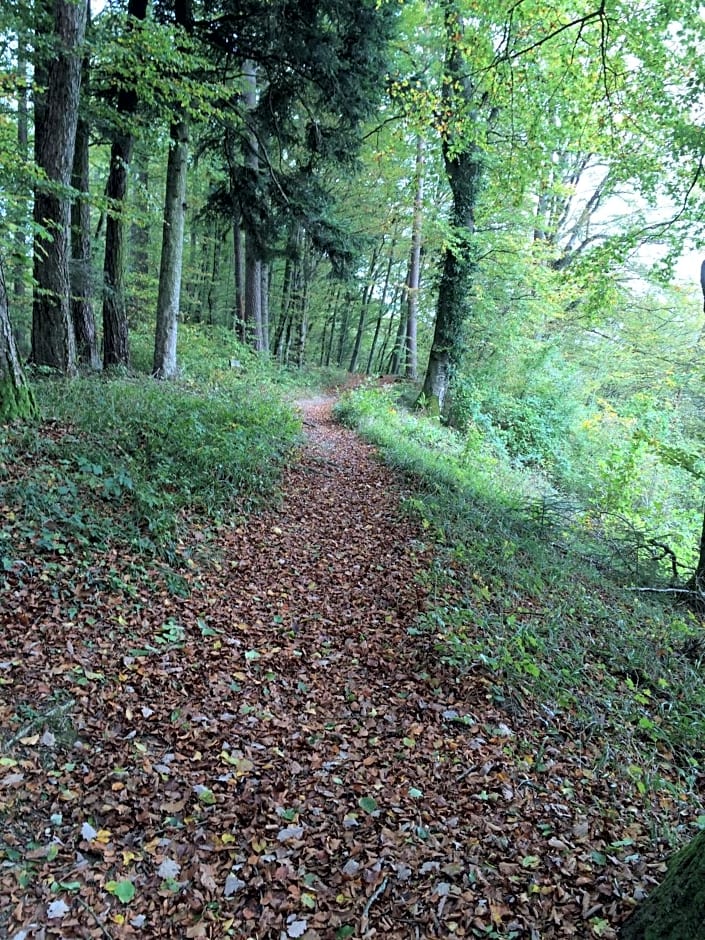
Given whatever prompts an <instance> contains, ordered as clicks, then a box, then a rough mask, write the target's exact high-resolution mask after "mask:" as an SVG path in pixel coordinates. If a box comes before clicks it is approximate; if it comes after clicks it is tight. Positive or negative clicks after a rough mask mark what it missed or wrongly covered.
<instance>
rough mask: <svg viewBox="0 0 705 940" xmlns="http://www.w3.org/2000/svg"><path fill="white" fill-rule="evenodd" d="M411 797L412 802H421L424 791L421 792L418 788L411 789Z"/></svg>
mask: <svg viewBox="0 0 705 940" xmlns="http://www.w3.org/2000/svg"><path fill="white" fill-rule="evenodd" d="M409 796H410V797H411V799H412V800H420V799H421V797H422V796H423V790H419V788H418V787H409Z"/></svg>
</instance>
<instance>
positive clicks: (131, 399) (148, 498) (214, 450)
mask: <svg viewBox="0 0 705 940" xmlns="http://www.w3.org/2000/svg"><path fill="white" fill-rule="evenodd" d="M35 390H36V393H37V397H38V400H39V403H40V408H41V412H42V415H43V420H42V421H41V422H40V423H38V424H34V425H31V424H27V425H24V426H15V427H8V428H5V429H4V430H3V431H2V436H1V437H0V505H2V507H3V512H4V516H5V524H4V525H3V528H2V530H1V532H0V565H2V567H4V568H5V569H6V570H10V569H11V568H12V567H13V566H14V565H15V564H16V563H17V562H18V560H24V561H25V562H26V561H27V559H28V558H32V559H35V560H36V558H37V556H45V557H46V556H47V555H52V556H59V558H61V557H62V556H63V557H65V558H68V557H71V556H74V555H79V556H85V557H92V556H95V555H96V554H97V553H103V552H105V551H106V550H107V549H108V548H109V547H111V546H113V547H114V546H121V547H123V548H125V549H127V550H129V551H130V552H133V553H135V554H138V555H142V556H156V557H160V558H162V559H165V560H167V561H169V562H174V561H175V560H176V556H177V555H178V553H179V544H178V543H179V539H180V534H181V533H182V531H183V529H184V523H185V520H186V519H188V520H189V521H190V523H192V524H193V523H194V522H195V524H197V525H200V526H205V527H207V526H209V525H211V524H213V523H217V522H220V521H222V520H223V519H224V518H226V517H228V516H229V515H231V514H233V513H236V512H242V511H243V510H246V509H249V508H252V507H253V506H256V505H259V504H260V503H261V502H262V501H264V500H266V499H269V498H271V496H272V493H273V492H274V491H275V490H276V487H277V483H278V480H279V474H280V470H281V467H282V464H283V462H284V461H285V459H286V458H287V456H288V455H289V454H290V452H291V450H292V448H294V447H295V446H296V444H297V442H298V441H299V435H300V426H299V421H298V419H297V418H296V416H295V415H294V413H293V412H292V410H291V409H290V408H289V407H287V406H285V405H283V404H282V402H281V400H280V399H279V398H278V397H277V396H276V395H274V394H272V393H269V392H267V391H265V390H264V389H263V388H262V387H260V386H253V385H251V384H250V382H249V381H248V382H245V381H243V380H242V378H240V380H239V381H238V382H232V383H230V384H229V385H228V387H227V388H220V389H219V388H216V387H214V386H212V385H211V386H200V387H199V386H197V385H196V384H195V383H190V384H182V383H158V382H155V381H154V380H151V379H146V378H139V377H111V378H98V377H92V378H87V379H76V380H73V381H57V380H48V379H47V380H41V381H39V382H37V383H36V385H35Z"/></svg>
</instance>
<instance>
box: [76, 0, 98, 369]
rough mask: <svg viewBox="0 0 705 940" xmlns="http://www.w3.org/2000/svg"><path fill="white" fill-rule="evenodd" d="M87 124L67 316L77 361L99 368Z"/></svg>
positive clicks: (80, 139)
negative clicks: (69, 306) (94, 309)
mask: <svg viewBox="0 0 705 940" xmlns="http://www.w3.org/2000/svg"><path fill="white" fill-rule="evenodd" d="M86 24H87V28H88V27H89V26H90V0H87V3H86ZM82 83H83V88H84V91H85V89H86V88H87V85H88V58H87V57H86V56H84V59H83V79H82ZM89 136H90V127H89V125H88V121H87V120H86V119H85V118H84V117H83V116H81V115H79V118H78V125H77V127H76V147H75V150H74V155H73V172H72V175H71V185H72V187H73V188H74V190H75V191H76V192H77V193H78V195H77V196H76V197H75V198H74V201H73V204H72V205H71V319H72V321H73V328H74V333H75V335H76V354H77V356H78V361H79V362H80V363H82V364H84V365H87V366H88V367H89V368H90V369H93V370H94V371H98V370H99V369H100V357H99V355H98V338H97V335H96V328H95V315H94V313H93V278H92V264H91V253H92V252H91V210H90V204H89V200H88V191H89V187H90V169H89V163H88V144H89Z"/></svg>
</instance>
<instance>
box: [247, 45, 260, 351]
mask: <svg viewBox="0 0 705 940" xmlns="http://www.w3.org/2000/svg"><path fill="white" fill-rule="evenodd" d="M242 75H243V78H244V80H245V94H244V96H243V97H244V101H245V106H246V108H247V109H248V110H250V111H253V110H254V109H255V107H256V106H257V70H256V66H255V64H254V62H251V61H250V60H248V61H247V62H245V64H244V65H243V68H242ZM245 166H246V167H247V168H248V169H249V171H250V172H251V173H252V174H254V175H255V176H256V175H257V174H258V173H259V144H258V141H257V137H256V135H255V134H254V133H250V134H249V136H248V140H247V144H246V147H245ZM245 323H246V328H247V334H248V339H249V340H250V342H251V343H252V345H253V346H254V348H255V349H256V350H257V351H258V352H262V351H263V350H264V334H263V330H262V258H261V252H260V249H259V246H258V244H257V236H256V233H255V232H254V231H253V229H252V227H251V225H250V227H249V228H248V229H247V230H246V238H245Z"/></svg>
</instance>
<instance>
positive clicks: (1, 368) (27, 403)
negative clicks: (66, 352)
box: [0, 269, 38, 423]
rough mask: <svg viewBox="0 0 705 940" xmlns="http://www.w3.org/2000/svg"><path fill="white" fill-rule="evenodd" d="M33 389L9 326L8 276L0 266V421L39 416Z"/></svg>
mask: <svg viewBox="0 0 705 940" xmlns="http://www.w3.org/2000/svg"><path fill="white" fill-rule="evenodd" d="M37 413H38V412H37V405H36V402H35V400H34V395H33V394H32V389H31V388H30V387H29V385H28V384H27V382H26V381H25V378H24V374H23V372H22V366H21V365H20V360H19V357H18V355H17V349H16V348H15V338H14V336H13V333H12V326H11V325H10V312H9V308H8V302H7V290H6V287H5V277H4V274H3V271H2V269H0V423H6V422H7V421H13V420H15V419H17V418H32V417H35V416H36V415H37Z"/></svg>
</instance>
